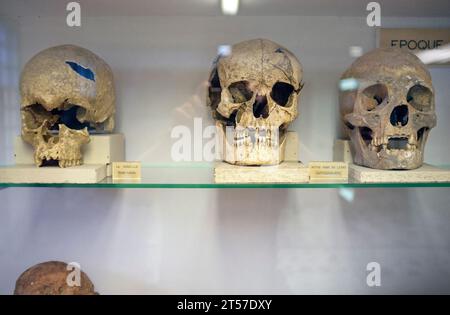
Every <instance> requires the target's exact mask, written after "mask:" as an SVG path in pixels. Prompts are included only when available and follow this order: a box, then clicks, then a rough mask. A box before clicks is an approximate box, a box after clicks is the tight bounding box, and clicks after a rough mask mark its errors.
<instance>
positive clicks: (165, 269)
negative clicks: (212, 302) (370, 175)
mask: <svg viewBox="0 0 450 315" xmlns="http://www.w3.org/2000/svg"><path fill="white" fill-rule="evenodd" d="M2 2H3V1H2ZM47 2H48V3H50V2H49V1H47ZM99 2H100V1H99ZM138 2H140V3H141V4H142V3H143V2H142V1H138ZM206 2H207V1H205V3H206ZM288 2H289V3H290V4H291V5H295V3H294V2H292V1H288ZM347 2H348V1H347ZM14 3H15V5H16V7H13V8H15V9H16V11H17V12H16V11H14V12H13V13H14V14H11V15H8V16H4V15H2V16H0V54H1V55H0V71H1V73H0V76H1V81H0V84H1V86H0V144H1V147H0V164H7V163H11V162H12V154H13V152H12V146H11V144H12V138H13V136H14V135H16V134H19V132H20V128H19V113H18V110H19V105H18V104H19V103H18V102H19V98H18V91H17V82H18V76H19V73H20V69H21V67H22V66H23V64H24V63H25V62H26V61H27V60H28V59H29V58H30V57H31V56H33V55H34V54H35V53H37V52H39V51H40V50H42V49H45V48H47V47H49V46H53V45H58V44H64V43H72V44H77V45H80V46H83V47H86V48H88V49H90V50H92V51H93V52H95V53H97V54H98V55H100V56H101V57H103V58H104V59H105V60H106V61H107V62H108V63H109V64H110V66H111V67H112V69H113V71H114V74H115V79H116V86H117V99H118V112H117V130H118V131H119V132H123V133H124V134H125V136H126V150H127V152H126V153H127V158H128V159H129V160H142V161H143V163H144V164H154V163H171V162H172V161H171V159H170V148H171V145H172V143H173V141H172V140H171V139H170V131H171V129H172V128H173V127H174V126H176V125H179V124H185V125H187V126H192V124H193V117H202V118H203V119H204V122H205V124H206V123H212V120H211V118H210V114H209V112H208V109H207V108H206V107H205V101H204V98H205V80H206V79H207V77H208V71H209V69H210V66H211V63H212V61H213V60H214V58H215V56H216V53H217V48H218V46H220V45H227V44H232V43H236V42H239V41H242V40H246V39H251V38H260V37H261V38H268V39H271V40H274V41H276V42H278V43H279V44H281V45H283V46H285V47H287V48H289V49H290V50H292V51H293V52H294V53H295V54H296V55H297V56H298V57H299V59H300V60H301V62H302V63H303V65H304V70H305V71H304V75H305V77H304V82H305V87H304V89H303V92H302V95H301V104H300V117H299V119H298V120H297V121H296V122H295V123H294V124H293V125H292V129H293V130H296V131H298V133H299V135H300V141H301V152H300V156H301V159H302V161H304V162H308V161H310V160H330V159H331V158H332V146H333V141H334V139H335V138H336V136H337V134H338V132H339V121H338V82H339V77H340V75H341V73H342V72H343V71H344V70H345V68H346V67H348V66H349V65H350V64H351V62H352V61H353V60H354V58H353V57H351V56H350V54H349V47H356V46H359V47H361V48H362V49H363V51H364V52H367V51H368V50H370V49H372V48H374V47H375V38H376V34H375V29H373V28H369V27H367V25H366V24H365V17H358V16H347V17H345V14H344V13H342V14H341V13H340V14H339V15H340V16H339V17H338V16H335V17H334V16H331V15H333V13H330V12H325V13H324V14H327V15H330V16H319V15H320V14H317V16H295V15H293V16H266V15H268V14H267V12H266V14H265V16H261V15H263V14H260V16H258V15H256V13H255V15H254V16H246V15H244V14H245V12H247V15H248V12H249V11H248V10H247V11H245V8H246V7H245V5H246V4H245V2H243V1H241V2H240V6H241V7H242V8H241V9H242V11H241V9H240V11H239V13H238V15H237V16H235V17H229V16H213V15H208V14H205V16H194V15H195V13H193V12H192V11H189V10H193V9H189V8H187V11H188V13H191V15H192V16H187V15H184V16H181V14H178V16H170V15H166V16H163V14H162V13H161V14H160V16H156V15H158V14H159V13H158V12H162V11H158V10H162V9H161V8H160V7H156V8H155V13H154V14H155V15H154V16H136V15H138V13H139V12H135V11H138V10H137V9H135V8H133V6H132V5H131V4H130V5H128V4H127V8H124V9H126V10H129V11H133V10H135V11H133V12H135V13H133V15H131V14H130V16H120V11H119V12H118V13H117V14H116V16H103V15H101V14H98V16H95V14H94V16H87V17H84V18H83V19H82V27H81V29H70V28H68V27H66V26H65V25H64V22H65V19H64V17H61V16H58V14H57V12H59V11H58V10H61V9H62V10H64V7H63V6H61V5H60V4H56V3H57V2H56V1H54V2H51V4H52V5H50V4H49V5H48V6H46V7H45V8H46V10H48V12H49V13H48V14H42V15H41V16H39V17H37V16H35V14H33V12H31V13H29V14H22V15H21V14H19V13H18V12H22V11H21V10H22V8H23V7H24V6H25V4H24V2H22V1H17V2H14ZM58 3H59V2H58ZM110 3H111V4H110ZM117 3H118V2H115V1H111V2H108V5H110V6H111V7H112V8H114V6H117ZM161 3H163V2H161ZM164 3H167V2H164ZM196 3H199V2H198V1H196ZM208 3H210V2H208ZM264 3H267V1H264ZM308 3H309V4H311V3H312V2H308ZM2 4H3V3H2ZM164 5H168V4H164ZM164 5H162V4H161V6H164ZM128 7H129V8H128ZM279 7H282V6H279ZM82 8H83V3H82ZM197 8H198V7H197ZM212 8H214V10H216V11H217V10H220V6H219V2H218V1H217V2H214V5H213V6H212ZM352 8H353V7H352ZM275 9H277V8H275ZM404 9H406V8H404ZM353 10H356V9H353ZM363 10H364V9H363ZM216 11H214V12H216ZM275 11H276V10H275ZM287 11H289V10H287ZM96 12H101V11H96ZM202 12H203V11H202ZM217 12H220V11H217ZM257 12H261V11H257ZM353 12H354V11H353ZM398 12H401V11H398ZM269 13H270V11H269ZM287 13H289V12H287ZM319 13H320V12H319ZM199 14H200V13H199ZM218 14H220V13H218ZM241 14H242V15H241ZM352 14H353V13H352ZM124 15H127V14H124ZM188 15H189V14H188ZM336 15H338V14H337V13H336ZM341 15H344V16H341ZM17 16H22V17H21V18H17ZM382 23H383V26H386V27H450V19H449V18H448V17H441V18H437V17H428V18H416V17H413V18H407V17H386V18H383V20H382ZM5 56H6V57H5ZM431 72H432V75H433V81H434V84H435V88H436V102H437V111H438V115H439V121H438V127H436V128H435V129H434V130H433V131H432V132H431V137H430V140H429V144H428V147H427V154H426V160H427V161H428V162H430V163H434V164H450V163H449V161H450V158H449V156H450V145H449V137H448V135H449V134H450V133H449V132H450V129H449V128H450V125H449V124H448V123H446V119H448V118H450V106H449V105H450V104H449V102H448V100H449V99H450V89H449V88H448V82H450V68H448V67H432V68H431ZM342 196H344V197H345V196H347V197H346V198H343V197H341V195H340V194H339V191H338V190H337V189H314V190H312V189H299V190H282V189H274V190H257V189H256V190H252V189H245V190H238V189H229V190H227V189H222V190H215V189H214V190H201V189H193V190H183V189H153V190H150V189H149V190H144V189H137V190H130V189H61V188H42V189H41V188H7V189H3V190H0V293H3V294H8V293H11V292H12V290H13V288H14V282H15V280H16V278H17V277H18V276H19V275H20V273H21V272H22V271H24V270H25V269H26V268H28V267H29V266H31V265H33V264H36V263H38V262H42V261H47V260H63V261H67V262H70V261H76V262H79V263H80V264H81V266H82V268H83V269H84V270H85V271H86V272H87V273H88V274H89V276H90V277H91V279H92V280H93V282H94V283H95V285H96V288H97V290H98V291H99V292H100V293H104V294H106V293H149V294H152V293H233V294H238V293H241V294H244V293H248V294H257V293H395V292H397V293H400V292H401V293H422V292H439V293H449V292H450V283H449V281H448V279H449V276H450V230H449V229H448V222H450V212H449V211H448V205H449V204H450V194H449V193H448V189H447V188H440V189H387V188H386V189H384V188H380V189H375V188H373V189H357V190H355V191H354V192H353V195H352V193H350V194H348V192H346V194H342ZM349 196H350V197H349ZM352 196H353V199H352V198H351V197H352ZM371 261H377V262H379V263H380V264H381V267H382V280H381V282H382V286H381V287H380V288H369V287H367V285H366V274H367V272H366V265H367V264H368V263H369V262H371Z"/></svg>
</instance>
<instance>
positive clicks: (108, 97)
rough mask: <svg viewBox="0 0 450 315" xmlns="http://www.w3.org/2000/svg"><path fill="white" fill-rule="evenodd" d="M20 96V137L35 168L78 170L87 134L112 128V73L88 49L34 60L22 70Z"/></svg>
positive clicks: (51, 51) (60, 50) (67, 48)
mask: <svg viewBox="0 0 450 315" xmlns="http://www.w3.org/2000/svg"><path fill="white" fill-rule="evenodd" d="M20 94H21V116H22V138H23V139H24V141H26V142H28V143H29V144H31V145H32V146H33V147H34V161H35V164H36V165H37V166H42V165H52V164H53V163H57V164H58V165H59V166H60V167H69V166H75V165H81V164H82V163H83V159H82V153H81V152H82V151H81V148H82V145H83V144H86V143H88V142H89V132H90V131H94V130H95V131H96V132H97V131H98V132H110V131H112V129H113V128H114V113H115V93H114V82H113V74H112V71H111V69H110V67H109V66H108V65H107V64H106V63H105V62H104V61H103V60H102V59H101V58H100V57H98V56H97V55H95V54H94V53H92V52H90V51H89V50H87V49H84V48H81V47H77V46H73V45H63V46H56V47H52V48H48V49H46V50H43V51H41V52H40V53H38V54H37V55H35V56H34V57H33V58H31V59H30V61H28V63H27V64H26V65H25V67H24V69H23V71H22V74H21V79H20Z"/></svg>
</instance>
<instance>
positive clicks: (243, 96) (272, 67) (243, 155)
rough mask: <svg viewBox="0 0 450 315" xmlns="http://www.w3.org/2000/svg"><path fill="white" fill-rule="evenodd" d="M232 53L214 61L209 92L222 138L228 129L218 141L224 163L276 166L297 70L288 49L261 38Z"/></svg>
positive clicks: (297, 86) (293, 106)
mask: <svg viewBox="0 0 450 315" xmlns="http://www.w3.org/2000/svg"><path fill="white" fill-rule="evenodd" d="M231 49H232V50H231V52H230V53H229V54H227V55H221V56H218V58H217V59H216V61H215V63H214V65H213V69H212V71H211V75H210V80H209V84H210V87H209V92H208V105H209V106H210V107H211V109H212V112H213V118H214V119H215V120H216V124H217V126H218V128H219V130H220V131H221V132H223V134H224V135H226V133H227V129H231V134H232V136H231V137H227V136H224V137H223V138H224V139H225V144H226V149H225V151H226V152H225V156H224V160H225V161H227V162H229V163H231V164H238V165H264V164H267V165H271V164H279V163H280V162H281V161H282V160H283V159H284V148H285V139H286V132H287V128H288V126H289V124H290V123H291V122H292V121H293V120H294V119H295V118H296V117H297V116H298V108H297V106H298V95H299V93H300V90H301V88H302V75H303V72H302V66H301V64H300V62H299V61H298V60H297V58H296V57H295V56H294V55H293V54H292V53H291V52H290V51H289V50H287V49H286V48H284V47H282V46H280V45H278V44H276V43H274V42H271V41H269V40H265V39H255V40H249V41H245V42H241V43H239V44H236V45H234V46H233V47H232V48H231ZM227 127H228V128H227ZM230 153H231V154H230Z"/></svg>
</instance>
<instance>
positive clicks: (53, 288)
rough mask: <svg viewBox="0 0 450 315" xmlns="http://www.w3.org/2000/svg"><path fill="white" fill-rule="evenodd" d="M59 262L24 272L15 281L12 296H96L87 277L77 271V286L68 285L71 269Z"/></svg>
mask: <svg viewBox="0 0 450 315" xmlns="http://www.w3.org/2000/svg"><path fill="white" fill-rule="evenodd" d="M67 267H68V265H67V264H66V263H64V262H60V261H48V262H45V263H40V264H37V265H34V266H33V267H31V268H29V269H27V270H26V271H24V272H23V273H22V274H21V275H20V277H19V278H18V279H17V281H16V287H15V289H14V295H97V294H98V293H97V292H95V290H94V285H93V284H92V281H91V280H90V279H89V277H88V276H87V275H86V274H85V273H84V272H83V271H81V270H80V271H79V272H80V274H79V283H78V284H79V286H77V285H76V283H74V285H73V286H70V285H69V284H68V281H67V279H68V278H70V276H71V273H72V269H73V268H72V267H70V266H69V268H67Z"/></svg>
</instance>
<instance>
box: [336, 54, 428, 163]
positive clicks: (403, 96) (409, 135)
mask: <svg viewBox="0 0 450 315" xmlns="http://www.w3.org/2000/svg"><path fill="white" fill-rule="evenodd" d="M342 79H343V80H344V79H350V80H355V82H357V86H358V87H357V89H355V90H350V91H341V93H340V110H341V118H342V120H343V122H344V124H345V128H346V130H347V132H348V135H349V136H350V139H351V143H352V148H353V150H354V163H355V164H358V165H363V166H367V167H371V168H375V169H385V170H389V169H415V168H418V167H420V166H421V165H422V164H423V158H424V149H425V144H426V141H427V137H428V134H429V132H430V130H431V128H433V127H434V126H435V125H436V114H435V105H434V89H433V85H432V82H431V76H430V73H429V72H428V70H427V69H426V67H425V65H424V64H423V63H422V62H421V61H420V60H419V58H417V57H416V56H415V55H413V54H411V53H409V52H407V51H403V50H400V49H381V48H380V49H375V50H373V51H371V52H369V53H367V54H365V55H363V56H362V57H360V58H358V59H357V60H356V61H355V62H354V63H353V64H352V65H351V66H350V68H349V69H348V70H347V71H346V72H345V73H344V74H343V76H342ZM341 82H342V81H341Z"/></svg>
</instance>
